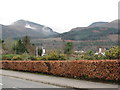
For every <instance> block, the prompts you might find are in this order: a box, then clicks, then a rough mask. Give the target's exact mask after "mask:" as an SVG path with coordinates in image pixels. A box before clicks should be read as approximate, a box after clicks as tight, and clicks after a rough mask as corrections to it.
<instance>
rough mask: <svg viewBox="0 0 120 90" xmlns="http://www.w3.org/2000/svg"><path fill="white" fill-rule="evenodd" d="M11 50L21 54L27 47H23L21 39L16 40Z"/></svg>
mask: <svg viewBox="0 0 120 90" xmlns="http://www.w3.org/2000/svg"><path fill="white" fill-rule="evenodd" d="M13 50H14V51H15V53H16V54H22V53H24V52H25V51H26V52H27V49H26V48H25V46H24V44H23V42H22V41H21V40H18V41H17V43H16V44H15V45H14V46H13Z"/></svg>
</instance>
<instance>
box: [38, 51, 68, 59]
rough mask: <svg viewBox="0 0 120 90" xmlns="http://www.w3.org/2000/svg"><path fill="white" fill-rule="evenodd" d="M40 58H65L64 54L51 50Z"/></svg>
mask: <svg viewBox="0 0 120 90" xmlns="http://www.w3.org/2000/svg"><path fill="white" fill-rule="evenodd" d="M40 59H41V60H66V55H65V54H60V53H58V52H55V51H52V52H50V53H49V54H48V55H46V56H43V57H41V58H40Z"/></svg>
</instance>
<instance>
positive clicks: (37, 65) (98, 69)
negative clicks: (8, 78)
mask: <svg viewBox="0 0 120 90" xmlns="http://www.w3.org/2000/svg"><path fill="white" fill-rule="evenodd" d="M0 63H1V64H2V65H0V68H2V69H10V70H22V71H31V72H42V73H48V74H52V75H58V76H64V77H75V78H81V77H86V78H90V79H96V78H97V79H102V80H115V81H119V80H120V77H119V73H120V61H119V60H71V61H70V60H67V61H7V60H6V61H0Z"/></svg>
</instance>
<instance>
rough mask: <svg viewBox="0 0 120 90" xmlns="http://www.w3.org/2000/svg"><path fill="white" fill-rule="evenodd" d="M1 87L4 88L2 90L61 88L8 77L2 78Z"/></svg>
mask: <svg viewBox="0 0 120 90" xmlns="http://www.w3.org/2000/svg"><path fill="white" fill-rule="evenodd" d="M0 85H1V86H2V88H15V89H18V90H21V89H19V88H61V87H58V86H53V85H48V84H43V83H40V82H33V81H29V80H24V79H19V78H13V77H7V76H2V82H0Z"/></svg>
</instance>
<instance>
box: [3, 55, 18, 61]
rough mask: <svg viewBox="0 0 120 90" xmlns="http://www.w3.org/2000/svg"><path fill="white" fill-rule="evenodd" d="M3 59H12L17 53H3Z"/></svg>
mask: <svg viewBox="0 0 120 90" xmlns="http://www.w3.org/2000/svg"><path fill="white" fill-rule="evenodd" d="M1 56H2V60H11V59H12V58H13V57H14V56H16V54H8V55H1Z"/></svg>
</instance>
